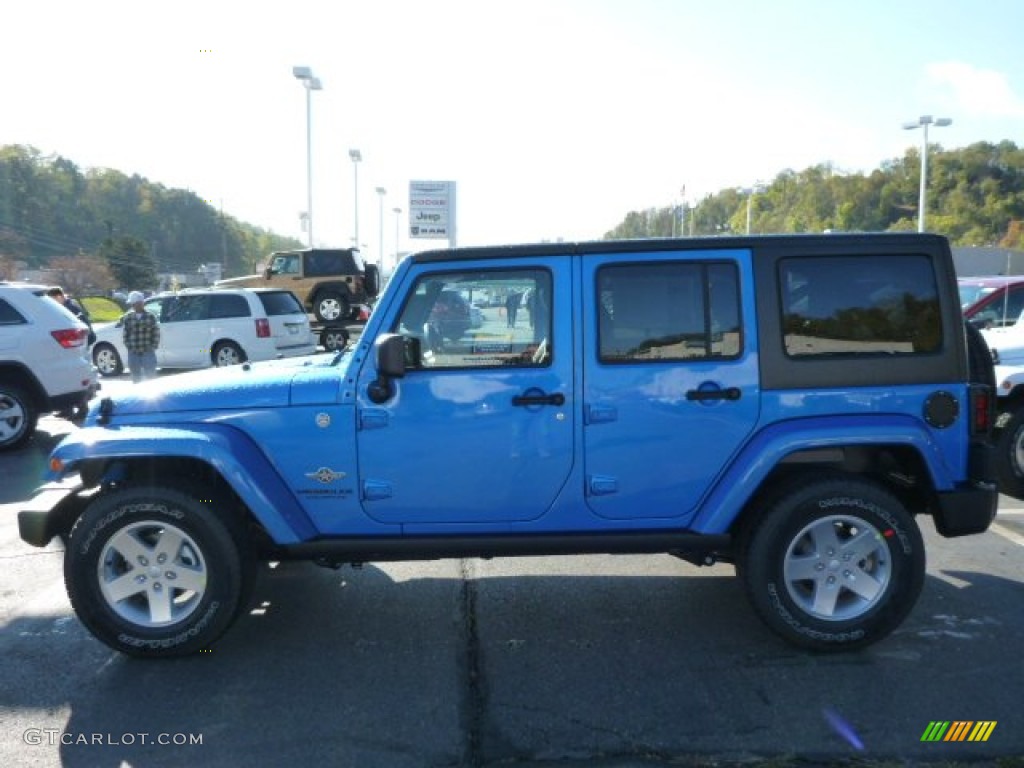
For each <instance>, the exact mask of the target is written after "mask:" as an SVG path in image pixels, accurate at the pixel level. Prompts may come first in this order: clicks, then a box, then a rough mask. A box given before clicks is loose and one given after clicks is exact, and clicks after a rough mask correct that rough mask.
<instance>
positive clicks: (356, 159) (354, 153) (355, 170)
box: [348, 149, 363, 248]
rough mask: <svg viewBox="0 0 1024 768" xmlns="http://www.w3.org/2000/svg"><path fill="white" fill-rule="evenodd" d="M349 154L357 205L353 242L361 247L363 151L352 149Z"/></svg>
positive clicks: (354, 216) (354, 214)
mask: <svg viewBox="0 0 1024 768" xmlns="http://www.w3.org/2000/svg"><path fill="white" fill-rule="evenodd" d="M348 156H349V157H350V158H352V181H353V185H354V191H353V193H352V199H353V201H354V202H353V205H354V206H355V212H354V213H353V217H352V220H353V224H352V227H353V229H354V232H353V234H352V242H353V243H355V247H356V248H358V247H359V164H360V163H361V162H362V161H363V153H362V152H360V151H359V150H358V149H350V150H349V151H348Z"/></svg>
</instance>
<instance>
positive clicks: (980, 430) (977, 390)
mask: <svg viewBox="0 0 1024 768" xmlns="http://www.w3.org/2000/svg"><path fill="white" fill-rule="evenodd" d="M970 407H971V434H973V435H987V434H989V433H990V432H991V431H992V427H993V425H994V424H995V413H996V402H995V397H994V396H993V393H992V390H991V389H990V388H989V387H987V386H986V385H984V384H972V385H971V389H970Z"/></svg>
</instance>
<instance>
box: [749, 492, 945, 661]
mask: <svg viewBox="0 0 1024 768" xmlns="http://www.w3.org/2000/svg"><path fill="white" fill-rule="evenodd" d="M739 572H740V575H741V578H742V579H743V582H744V586H745V587H746V590H747V593H748V595H749V597H750V600H751V602H752V603H753V606H754V608H755V610H756V611H757V613H758V614H759V615H760V617H761V618H762V619H763V620H764V621H765V623H766V624H767V625H768V626H769V627H770V628H771V629H772V630H773V631H774V632H775V633H776V634H778V635H780V636H781V637H783V638H784V639H786V640H788V641H789V642H791V643H793V644H795V645H798V646H802V647H804V648H810V649H813V650H821V651H835V650H848V649H853V648H860V647H863V646H866V645H870V644H871V643H873V642H876V641H877V640H880V639H881V638H883V637H885V636H886V635H888V634H889V633H890V632H892V631H893V630H894V629H895V628H896V627H897V626H899V624H900V623H901V622H902V621H903V619H905V618H906V616H907V614H909V613H910V611H911V609H912V608H913V607H914V604H915V603H916V602H917V598H918V596H919V595H920V593H921V588H922V586H923V584H924V572H925V557H924V543H923V541H922V539H921V532H920V530H919V529H918V527H917V525H916V524H915V522H914V520H913V518H912V517H911V516H910V514H909V513H908V512H907V510H906V509H905V508H904V506H903V505H902V504H901V503H900V502H899V501H898V500H897V499H896V497H895V496H893V495H892V494H890V493H889V492H888V491H886V490H885V489H884V488H882V487H880V486H878V485H876V484H874V483H870V482H867V481H864V480H860V479H858V478H850V477H845V476H839V475H836V476H832V475H826V476H823V477H820V478H818V479H807V478H804V479H803V480H801V481H799V482H796V483H791V484H790V485H789V486H788V487H786V488H785V489H784V490H782V492H780V493H779V494H778V495H776V496H775V497H774V501H772V502H770V503H769V505H768V508H767V509H766V510H765V512H764V514H763V516H760V517H759V518H758V519H756V520H754V521H751V522H750V523H749V524H748V529H747V530H746V531H745V532H744V535H743V538H742V544H741V552H740V568H739Z"/></svg>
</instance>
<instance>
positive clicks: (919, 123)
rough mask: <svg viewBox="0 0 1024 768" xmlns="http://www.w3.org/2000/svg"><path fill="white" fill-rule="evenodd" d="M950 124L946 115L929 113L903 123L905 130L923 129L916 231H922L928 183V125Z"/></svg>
mask: <svg viewBox="0 0 1024 768" xmlns="http://www.w3.org/2000/svg"><path fill="white" fill-rule="evenodd" d="M952 124H953V121H952V120H950V119H949V118H948V117H932V116H931V115H921V116H920V117H919V118H917V120H912V121H911V122H909V123H904V124H903V129H904V130H907V131H913V130H915V129H917V128H921V129H923V130H922V140H921V191H920V193H919V194H918V200H917V231H918V232H924V203H925V188H926V186H927V184H928V126H929V125H934V126H935V127H937V128H945V127H946V126H947V125H952Z"/></svg>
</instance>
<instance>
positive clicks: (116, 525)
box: [18, 233, 998, 657]
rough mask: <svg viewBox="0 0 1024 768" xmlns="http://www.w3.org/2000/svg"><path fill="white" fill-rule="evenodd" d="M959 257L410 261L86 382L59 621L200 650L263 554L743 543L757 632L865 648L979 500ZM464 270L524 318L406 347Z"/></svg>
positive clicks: (612, 252) (38, 541) (362, 555)
mask: <svg viewBox="0 0 1024 768" xmlns="http://www.w3.org/2000/svg"><path fill="white" fill-rule="evenodd" d="M953 275H954V272H953V258H952V254H951V252H950V249H949V244H948V242H947V241H946V240H945V239H944V238H941V237H938V236H935V235H920V234H910V233H903V234H898V235H894V234H888V235H852V234H851V235H826V236H772V237H734V238H707V239H700V238H686V239H682V240H671V239H665V240H655V239H650V240H635V241H629V240H620V241H600V242H592V243H572V244H569V243H557V244H551V245H531V246H504V247H501V248H493V249H492V248H483V247H480V248H468V249H454V250H448V251H433V252H429V253H424V254H414V255H411V256H409V257H407V258H405V259H403V260H402V261H401V262H400V263H399V265H398V267H397V270H396V272H395V275H394V277H393V279H392V280H391V282H390V283H389V285H388V288H387V289H386V290H385V293H384V294H383V296H382V297H381V299H380V301H379V302H378V304H377V306H376V307H375V308H374V312H373V314H372V315H371V316H370V320H369V322H368V323H367V325H366V328H365V329H364V330H363V333H362V336H361V337H360V340H359V342H358V344H357V345H355V346H354V348H352V349H351V351H349V352H347V353H343V354H338V355H320V356H318V357H313V358H306V359H304V360H278V361H273V362H269V363H266V364H264V365H259V366H256V365H254V366H251V367H250V368H248V369H246V368H245V367H236V368H234V369H231V370H225V371H219V372H217V375H216V376H214V375H210V372H208V371H200V372H196V373H192V374H187V375H185V376H181V377H165V378H163V379H156V380H154V381H151V382H149V383H148V384H147V386H146V387H139V388H134V389H131V390H129V391H128V392H125V393H123V394H119V395H118V396H116V397H112V398H104V399H102V400H100V402H98V403H96V404H95V406H94V407H91V408H90V412H89V415H88V417H87V418H86V421H85V425H84V426H83V428H82V429H80V430H77V431H76V432H75V433H74V434H71V435H69V436H68V437H67V438H65V439H64V441H63V442H62V443H61V444H60V445H59V446H58V447H57V448H56V449H55V450H54V451H53V452H52V453H51V455H50V457H49V462H48V464H47V467H48V475H47V478H48V479H49V480H50V481H52V482H51V483H50V484H49V485H47V486H43V487H42V488H40V489H39V493H38V494H37V495H36V497H35V498H34V499H33V500H32V501H30V502H26V504H25V506H24V508H22V509H21V510H20V511H19V513H18V523H19V530H20V534H21V537H22V539H24V540H25V541H26V542H28V543H29V544H32V545H34V546H38V547H42V546H45V545H46V544H47V543H48V542H49V541H50V540H51V539H53V538H54V537H61V538H64V539H66V540H67V542H68V543H67V546H66V547H65V549H64V552H65V554H64V558H65V560H64V578H65V582H66V586H67V592H68V597H69V599H70V602H71V605H72V607H73V609H74V610H75V612H76V614H77V615H78V617H79V618H80V620H81V621H82V623H83V624H84V626H85V627H86V628H87V629H88V630H89V631H90V632H92V633H93V635H94V636H95V637H97V638H99V639H100V640H101V641H103V642H104V643H106V644H108V645H109V646H110V647H112V648H115V649H117V650H118V651H121V652H123V653H127V654H132V655H137V656H144V657H145V656H149V657H156V656H173V655H182V654H188V653H197V652H199V651H202V650H208V649H209V648H210V644H211V643H213V642H214V641H216V640H217V638H218V637H219V636H220V635H221V634H222V633H223V632H224V631H225V630H226V629H227V628H228V627H229V626H230V625H231V623H232V622H233V621H234V620H235V619H236V618H237V617H238V616H241V615H243V614H244V612H245V610H246V609H247V608H248V607H249V600H250V597H251V595H252V587H253V579H254V578H255V576H256V569H257V563H258V562H259V561H261V560H266V561H279V560H289V559H293V560H308V561H313V562H316V563H319V564H322V565H326V566H332V567H338V566H341V565H344V564H346V563H360V564H361V563H364V562H376V561H389V560H417V559H436V558H467V557H502V556H522V555H541V554H546V555H559V556H566V555H571V554H582V553H620V554H624V553H633V554H639V553H669V554H671V555H673V556H676V557H679V558H681V559H683V560H685V561H687V562H688V563H691V564H694V565H711V564H713V563H716V562H725V563H731V564H735V566H736V573H737V576H738V577H739V579H740V580H741V581H742V584H743V587H744V591H745V592H746V594H747V596H748V597H749V598H750V602H751V604H752V606H753V609H754V611H755V612H756V613H757V615H758V616H760V618H761V619H762V620H763V621H764V623H765V625H766V626H767V627H769V628H770V629H771V630H772V631H774V632H776V633H777V634H778V635H779V636H781V637H783V638H785V639H786V640H787V641H789V642H791V643H793V644H794V645H796V646H799V647H802V648H806V649H811V650H816V651H837V650H844V649H859V648H864V647H865V646H867V645H869V644H871V643H873V642H876V641H879V640H881V639H882V638H884V637H886V636H887V635H888V634H890V633H891V632H893V631H894V630H895V629H897V627H899V626H900V624H901V623H902V622H903V620H904V619H905V618H906V617H907V616H908V615H909V614H910V613H911V612H912V611H913V609H914V606H915V605H916V604H917V601H918V598H919V596H920V593H921V590H922V589H929V588H932V587H934V584H932V585H929V580H928V579H926V571H925V540H924V538H923V536H922V533H921V529H920V526H922V525H923V524H924V523H925V522H926V521H930V524H931V525H933V526H934V528H935V531H936V532H937V534H938V535H940V536H942V537H946V538H955V537H959V536H967V535H971V534H977V533H981V532H983V531H985V530H986V529H987V528H988V526H989V525H990V523H991V522H992V519H993V518H994V516H995V513H996V509H997V504H998V491H997V488H996V485H995V483H994V482H993V477H992V476H991V475H990V472H991V462H990V461H989V460H988V459H989V458H990V454H991V444H990V442H989V440H990V436H991V435H990V429H991V425H992V409H991V404H992V401H993V394H992V360H991V357H989V356H988V355H987V354H986V352H985V349H984V344H983V343H979V339H980V336H981V334H980V332H975V331H976V329H969V330H968V331H967V332H966V333H965V325H964V320H963V317H962V315H961V309H960V302H959V299H958V296H957V294H956V291H955V290H954V287H953V281H954V277H953ZM484 287H493V288H494V289H495V290H496V291H498V292H500V293H501V294H502V295H507V294H508V293H510V292H512V291H522V290H524V289H526V288H530V289H532V290H533V291H534V294H535V295H536V296H537V300H536V302H535V303H534V306H535V308H536V311H535V312H534V316H533V321H534V322H533V323H532V325H531V326H526V325H520V326H518V327H517V328H516V329H515V330H514V331H513V332H512V333H503V334H495V335H494V336H492V337H489V338H481V339H475V340H473V342H472V343H459V344H452V345H449V347H448V348H445V349H442V350H441V351H434V350H431V349H429V348H426V347H425V346H424V344H423V334H425V333H426V332H427V331H428V329H429V325H430V324H429V323H428V322H427V321H426V318H427V316H428V315H429V314H430V312H431V309H432V307H433V304H434V303H435V300H436V299H437V298H438V297H441V296H444V297H445V298H447V296H450V295H452V294H464V292H469V291H472V290H476V289H480V288H484ZM445 292H448V293H447V295H446V294H445ZM929 540H934V539H932V537H929ZM949 550H950V546H949V545H945V544H944V545H942V546H941V547H940V548H938V549H937V555H938V558H939V559H941V558H942V557H943V556H944V555H945V554H946V553H947V552H948V551H949ZM154 563H156V565H154ZM937 567H938V568H940V569H941V567H942V566H941V564H939V565H938V566H937ZM685 572H686V571H683V573H685ZM634 581H635V583H634V584H633V586H634V588H635V589H637V590H643V589H644V588H645V586H646V584H645V583H644V580H643V579H637V580H634ZM738 593H739V590H737V594H738ZM938 597H941V595H939V596H938ZM935 599H937V598H936V597H935V596H933V597H932V600H935ZM293 607H297V605H294V606H293ZM314 607H315V609H316V610H318V611H319V610H322V608H323V606H321V605H319V604H318V605H316V606H314ZM692 607H693V606H690V608H692ZM674 610H680V609H679V608H678V607H676V608H674ZM681 610H686V608H685V607H684V608H682V609H681ZM318 618H319V617H317V616H310V617H309V621H310V622H314V621H316V620H317V619H318ZM298 620H300V619H298ZM684 623H685V624H686V626H687V627H688V629H689V631H692V632H706V631H709V630H708V629H707V627H706V626H704V625H702V623H701V621H700V616H699V614H698V613H692V615H690V616H688V617H686V619H685V620H684ZM708 642H712V640H710V639H709V640H708ZM895 650H896V651H898V650H899V648H898V647H896V648H895ZM892 651H893V648H890V649H889V650H888V651H883V652H892ZM773 652H774V651H773Z"/></svg>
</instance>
